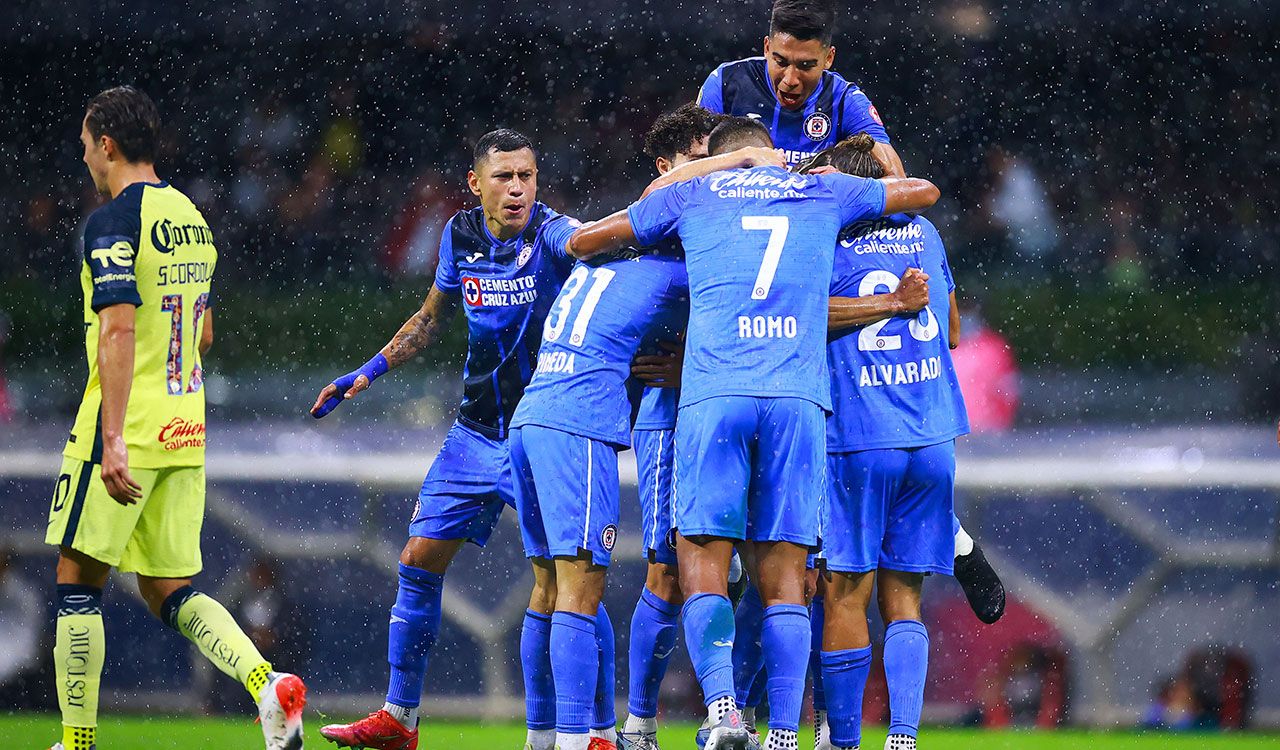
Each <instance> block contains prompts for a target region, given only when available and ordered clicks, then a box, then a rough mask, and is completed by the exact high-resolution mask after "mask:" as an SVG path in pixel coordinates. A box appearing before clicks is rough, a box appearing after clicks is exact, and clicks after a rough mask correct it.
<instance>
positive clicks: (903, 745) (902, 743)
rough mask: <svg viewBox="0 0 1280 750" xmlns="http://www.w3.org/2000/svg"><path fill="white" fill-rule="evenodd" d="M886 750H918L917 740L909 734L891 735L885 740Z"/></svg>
mask: <svg viewBox="0 0 1280 750" xmlns="http://www.w3.org/2000/svg"><path fill="white" fill-rule="evenodd" d="M884 750H916V738H915V737H912V736H911V735H909V734H891V735H889V736H888V737H885V738H884Z"/></svg>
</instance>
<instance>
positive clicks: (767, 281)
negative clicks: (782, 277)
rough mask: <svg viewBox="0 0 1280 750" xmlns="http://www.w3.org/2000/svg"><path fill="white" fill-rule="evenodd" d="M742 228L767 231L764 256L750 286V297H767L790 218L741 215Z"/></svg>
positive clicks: (776, 269) (780, 258) (785, 240)
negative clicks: (754, 281) (767, 236)
mask: <svg viewBox="0 0 1280 750" xmlns="http://www.w3.org/2000/svg"><path fill="white" fill-rule="evenodd" d="M742 228H743V229H746V230H759V231H767V232H768V233H769V243H768V244H767V245H765V248H764V258H763V259H762V260H761V261H760V272H759V273H757V274H756V283H755V284H753V285H752V287H751V299H767V298H768V297H769V289H770V288H772V287H773V276H774V274H776V273H777V272H778V261H780V260H782V246H783V245H784V244H786V242H787V232H788V231H789V230H790V229H791V220H790V219H788V218H787V217H785V216H743V217H742Z"/></svg>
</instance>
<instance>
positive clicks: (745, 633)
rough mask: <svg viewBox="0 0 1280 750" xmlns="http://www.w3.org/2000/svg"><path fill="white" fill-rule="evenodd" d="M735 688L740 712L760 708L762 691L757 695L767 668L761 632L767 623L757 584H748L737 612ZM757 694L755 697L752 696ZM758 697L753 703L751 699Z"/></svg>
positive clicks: (734, 613) (735, 613)
mask: <svg viewBox="0 0 1280 750" xmlns="http://www.w3.org/2000/svg"><path fill="white" fill-rule="evenodd" d="M733 620H734V632H735V633H736V637H735V639H734V642H733V684H734V685H735V686H736V687H737V690H736V693H737V695H736V699H737V702H738V708H743V707H745V706H753V707H754V706H758V705H760V697H761V695H760V692H761V691H760V690H755V691H753V690H752V688H753V687H754V686H755V684H756V682H757V676H758V675H759V674H760V673H761V668H762V667H763V666H764V655H763V652H762V651H761V648H760V628H761V625H762V624H763V623H764V602H763V601H761V599H760V590H759V589H757V588H756V587H755V584H752V583H748V584H747V590H746V591H745V592H744V593H743V594H742V599H741V601H739V602H738V608H737V609H736V610H734V612H733ZM753 692H754V693H755V695H754V696H753V695H752V693H753ZM752 697H755V699H756V700H755V701H754V702H753V701H752V700H751V699H752Z"/></svg>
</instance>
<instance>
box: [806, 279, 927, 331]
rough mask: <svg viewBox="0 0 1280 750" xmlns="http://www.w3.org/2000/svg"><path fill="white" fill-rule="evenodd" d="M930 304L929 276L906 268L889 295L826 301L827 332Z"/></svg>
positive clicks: (832, 298)
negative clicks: (895, 287)
mask: <svg viewBox="0 0 1280 750" xmlns="http://www.w3.org/2000/svg"><path fill="white" fill-rule="evenodd" d="M928 304H929V274H927V273H925V272H924V271H921V270H920V269H918V268H908V269H907V272H906V273H904V274H903V275H902V281H900V282H899V283H898V288H897V289H895V290H893V291H892V292H889V293H888V294H872V295H868V296H866V297H829V298H827V330H829V331H838V330H841V329H844V328H856V327H858V326H865V325H870V324H871V323H875V322H876V321H878V320H884V319H885V318H892V317H893V316H895V315H910V314H914V313H918V312H920V311H921V310H923V309H924V307H925V306H926V305H928Z"/></svg>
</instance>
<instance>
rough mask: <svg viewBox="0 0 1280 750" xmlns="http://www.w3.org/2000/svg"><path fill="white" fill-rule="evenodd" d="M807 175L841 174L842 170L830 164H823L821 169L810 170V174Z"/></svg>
mask: <svg viewBox="0 0 1280 750" xmlns="http://www.w3.org/2000/svg"><path fill="white" fill-rule="evenodd" d="M805 174H840V170H838V169H836V168H835V167H833V166H831V165H830V164H823V165H822V166H820V167H814V168H813V169H810V170H809V171H808V172H805Z"/></svg>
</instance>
